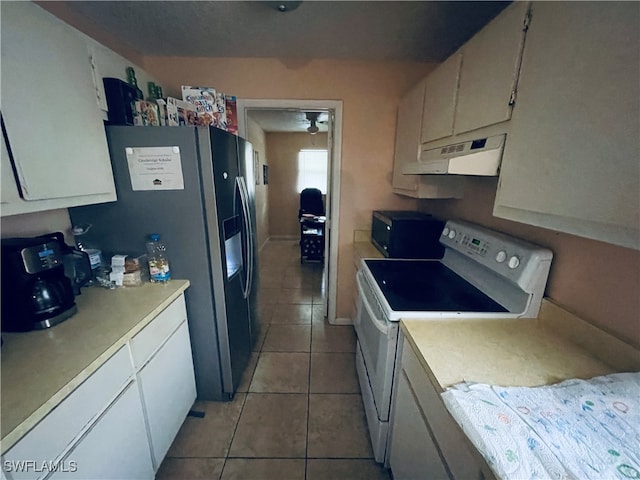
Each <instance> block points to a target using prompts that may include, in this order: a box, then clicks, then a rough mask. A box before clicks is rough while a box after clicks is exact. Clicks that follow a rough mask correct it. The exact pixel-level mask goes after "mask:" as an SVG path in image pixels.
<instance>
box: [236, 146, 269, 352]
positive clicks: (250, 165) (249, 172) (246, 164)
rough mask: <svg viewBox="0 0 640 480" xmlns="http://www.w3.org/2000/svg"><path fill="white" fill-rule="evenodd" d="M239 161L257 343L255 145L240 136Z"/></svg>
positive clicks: (251, 314) (251, 312)
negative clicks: (245, 215) (246, 221)
mask: <svg viewBox="0 0 640 480" xmlns="http://www.w3.org/2000/svg"><path fill="white" fill-rule="evenodd" d="M238 163H239V167H240V175H241V176H242V177H244V179H245V185H246V194H247V203H248V212H249V221H250V225H251V229H250V232H251V233H250V235H251V240H252V241H251V245H250V248H251V253H252V255H251V258H252V262H251V271H250V272H251V282H250V288H249V318H250V325H251V342H252V344H255V342H256V340H257V339H258V337H259V336H260V333H261V329H262V328H263V326H262V323H261V322H260V316H259V308H258V305H259V298H258V293H259V290H260V275H259V273H260V270H259V268H258V233H257V222H256V185H255V183H256V177H255V170H254V168H255V167H256V166H255V165H254V153H253V145H251V143H250V142H248V141H247V140H245V139H244V138H241V137H238Z"/></svg>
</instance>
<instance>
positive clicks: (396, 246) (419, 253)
mask: <svg viewBox="0 0 640 480" xmlns="http://www.w3.org/2000/svg"><path fill="white" fill-rule="evenodd" d="M444 224H445V222H444V221H443V220H440V219H439V218H436V217H433V216H431V215H429V214H426V213H422V212H415V211H406V210H396V211H389V210H376V211H374V212H373V215H372V219H371V243H373V244H374V245H375V247H376V248H377V249H378V250H380V252H381V253H382V254H383V255H384V256H385V257H389V258H430V259H438V258H442V256H443V255H444V247H443V246H442V244H441V243H440V235H441V234H442V230H443V228H444Z"/></svg>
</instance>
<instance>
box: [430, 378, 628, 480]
mask: <svg viewBox="0 0 640 480" xmlns="http://www.w3.org/2000/svg"><path fill="white" fill-rule="evenodd" d="M442 399H443V401H444V403H445V405H446V406H447V409H448V410H449V412H450V413H451V415H452V416H453V417H454V418H455V420H456V421H457V422H458V424H459V425H460V426H461V427H462V430H463V431H464V432H465V434H466V435H467V436H468V437H469V439H470V440H471V441H472V442H473V444H474V445H475V446H476V448H477V449H478V450H479V451H480V453H481V454H482V455H483V457H484V458H485V460H486V461H487V463H488V464H489V466H490V467H491V469H492V470H493V472H494V473H495V474H496V475H497V476H498V477H499V478H502V479H505V480H506V479H509V480H516V479H517V480H521V479H542V478H545V479H546V478H552V479H576V480H586V479H593V480H603V479H629V478H632V479H640V372H638V373H616V374H611V375H605V376H602V377H595V378H592V379H590V380H578V379H572V380H566V381H564V382H562V383H558V384H556V385H550V386H542V387H498V386H492V385H485V384H479V383H468V382H464V383H460V384H457V385H454V386H453V387H451V388H450V389H448V390H447V391H446V392H444V393H442Z"/></svg>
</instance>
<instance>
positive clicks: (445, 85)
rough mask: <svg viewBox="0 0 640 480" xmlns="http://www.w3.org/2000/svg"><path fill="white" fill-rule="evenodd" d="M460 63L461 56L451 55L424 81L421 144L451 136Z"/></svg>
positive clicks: (457, 54)
mask: <svg viewBox="0 0 640 480" xmlns="http://www.w3.org/2000/svg"><path fill="white" fill-rule="evenodd" d="M461 62H462V55H461V54H459V53H456V54H455V55H452V56H451V57H449V58H448V59H447V60H445V61H444V63H442V64H441V65H439V66H438V68H436V69H435V70H434V71H433V72H431V74H430V75H429V76H428V77H427V79H426V81H425V94H424V103H423V108H422V143H427V142H431V141H433V140H438V139H439V138H445V137H450V136H451V135H452V134H453V121H454V114H455V110H456V99H457V96H458V80H459V77H460V64H461Z"/></svg>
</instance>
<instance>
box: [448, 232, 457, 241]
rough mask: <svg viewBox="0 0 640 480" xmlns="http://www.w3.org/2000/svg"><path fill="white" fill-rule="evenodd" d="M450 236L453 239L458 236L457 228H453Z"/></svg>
mask: <svg viewBox="0 0 640 480" xmlns="http://www.w3.org/2000/svg"><path fill="white" fill-rule="evenodd" d="M449 238H450V239H451V240H453V239H454V238H456V231H455V230H451V231H450V232H449Z"/></svg>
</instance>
